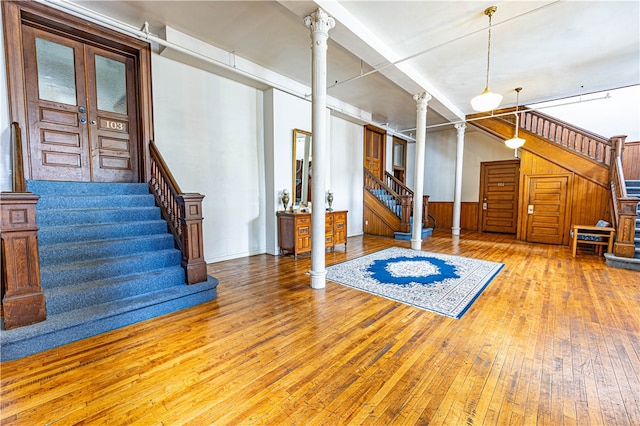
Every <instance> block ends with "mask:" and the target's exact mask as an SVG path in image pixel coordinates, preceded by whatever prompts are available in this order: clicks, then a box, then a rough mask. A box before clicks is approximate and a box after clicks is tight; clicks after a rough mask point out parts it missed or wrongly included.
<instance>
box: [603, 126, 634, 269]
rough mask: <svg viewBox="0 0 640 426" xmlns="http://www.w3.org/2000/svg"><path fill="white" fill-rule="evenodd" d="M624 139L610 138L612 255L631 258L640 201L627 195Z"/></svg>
mask: <svg viewBox="0 0 640 426" xmlns="http://www.w3.org/2000/svg"><path fill="white" fill-rule="evenodd" d="M625 138H626V136H615V137H613V138H611V141H612V146H613V156H614V159H613V162H612V164H611V169H610V181H611V210H612V214H611V216H612V222H613V227H614V228H615V229H616V236H615V242H614V245H613V254H614V255H616V256H618V257H626V258H632V257H634V256H635V231H636V229H635V223H636V218H637V214H638V213H637V209H638V202H640V199H638V198H635V197H629V196H628V194H627V187H626V184H625V179H624V169H623V167H622V156H623V152H624V140H625Z"/></svg>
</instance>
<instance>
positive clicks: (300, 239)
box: [277, 210, 347, 258]
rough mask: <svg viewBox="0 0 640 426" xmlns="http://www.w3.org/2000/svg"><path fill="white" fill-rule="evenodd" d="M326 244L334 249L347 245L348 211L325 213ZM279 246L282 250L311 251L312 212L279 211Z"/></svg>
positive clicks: (294, 252)
mask: <svg viewBox="0 0 640 426" xmlns="http://www.w3.org/2000/svg"><path fill="white" fill-rule="evenodd" d="M325 215H326V216H325V246H326V247H330V248H331V249H334V248H335V246H337V245H340V244H344V246H345V249H346V247H347V211H346V210H341V211H332V212H326V213H325ZM277 216H278V246H279V247H280V252H281V253H284V252H289V253H293V256H294V257H296V258H297V257H298V255H299V254H301V253H308V252H310V251H311V213H288V212H278V213H277Z"/></svg>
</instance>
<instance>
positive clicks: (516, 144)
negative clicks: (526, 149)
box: [504, 137, 525, 149]
mask: <svg viewBox="0 0 640 426" xmlns="http://www.w3.org/2000/svg"><path fill="white" fill-rule="evenodd" d="M524 142H525V141H524V139H522V138H519V137H515V138H511V139H507V140H506V141H504V144H505V145H506V146H507V147H509V148H511V149H518V148H520V147H521V146H522V145H524Z"/></svg>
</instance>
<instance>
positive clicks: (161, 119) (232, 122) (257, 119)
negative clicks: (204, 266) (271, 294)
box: [152, 55, 266, 262]
mask: <svg viewBox="0 0 640 426" xmlns="http://www.w3.org/2000/svg"><path fill="white" fill-rule="evenodd" d="M152 67H153V73H152V75H153V99H154V102H153V104H154V105H153V107H154V125H155V140H156V144H157V145H158V148H159V149H160V152H161V154H162V156H163V157H164V158H165V161H166V162H167V164H168V166H169V167H170V168H171V171H172V173H173V174H174V176H175V177H176V180H177V181H178V183H179V185H180V186H181V189H182V190H183V191H185V192H199V193H201V194H204V195H205V199H204V201H203V207H202V210H203V216H204V222H203V229H204V231H203V232H204V248H205V260H206V261H207V262H215V261H220V260H224V259H230V258H234V257H242V256H248V255H251V254H255V253H263V252H264V251H265V241H266V239H265V196H264V182H265V170H264V152H263V134H262V131H263V125H262V116H263V115H262V92H261V91H259V90H256V89H253V88H251V87H248V86H245V85H243V84H240V83H236V82H234V81H231V80H228V79H225V78H221V77H218V76H216V75H214V74H211V73H208V72H205V71H202V70H199V69H196V68H193V67H191V66H188V65H184V64H181V63H178V62H175V61H173V60H171V59H166V58H164V57H162V56H159V55H153V57H152Z"/></svg>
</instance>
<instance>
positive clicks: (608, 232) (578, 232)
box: [571, 225, 616, 257]
mask: <svg viewBox="0 0 640 426" xmlns="http://www.w3.org/2000/svg"><path fill="white" fill-rule="evenodd" d="M571 228H572V231H571V253H572V254H573V257H576V248H577V247H578V243H580V244H589V245H593V246H597V247H598V255H600V256H602V247H604V246H607V253H611V249H612V248H613V234H614V233H615V231H616V230H615V228H611V227H609V226H589V225H573V226H572V227H571Z"/></svg>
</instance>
